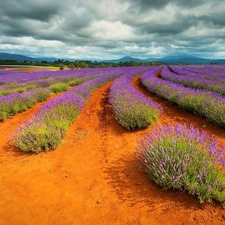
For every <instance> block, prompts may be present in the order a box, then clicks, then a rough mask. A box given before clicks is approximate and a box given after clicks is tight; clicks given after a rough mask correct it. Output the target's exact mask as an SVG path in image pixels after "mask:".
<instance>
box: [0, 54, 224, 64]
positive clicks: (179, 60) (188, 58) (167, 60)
mask: <svg viewBox="0 0 225 225" xmlns="http://www.w3.org/2000/svg"><path fill="white" fill-rule="evenodd" d="M0 60H17V61H22V62H23V61H27V62H41V61H47V62H54V61H57V59H56V58H45V57H43V58H33V57H29V56H25V55H20V54H9V53H0ZM65 60H68V61H75V59H65ZM78 61H81V59H80V60H78ZM130 61H135V62H159V63H161V64H186V63H190V64H200V63H202V64H210V63H218V64H225V59H205V58H199V57H195V56H192V55H168V56H165V57H162V58H147V59H139V58H133V57H130V56H125V57H122V58H119V59H112V60H98V62H106V63H119V62H130Z"/></svg>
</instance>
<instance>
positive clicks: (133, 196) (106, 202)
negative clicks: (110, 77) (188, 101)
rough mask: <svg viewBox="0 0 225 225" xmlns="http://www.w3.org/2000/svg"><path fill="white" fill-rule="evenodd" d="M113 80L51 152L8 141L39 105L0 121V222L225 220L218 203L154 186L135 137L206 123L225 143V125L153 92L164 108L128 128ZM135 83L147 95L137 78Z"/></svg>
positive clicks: (152, 224)
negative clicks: (120, 118)
mask: <svg viewBox="0 0 225 225" xmlns="http://www.w3.org/2000/svg"><path fill="white" fill-rule="evenodd" d="M110 85H111V83H107V84H106V85H104V86H103V87H101V88H99V89H97V90H96V91H95V92H94V93H93V94H92V96H91V98H90V100H89V101H88V102H87V104H86V105H85V107H84V109H83V110H82V113H81V114H80V115H79V117H78V118H77V120H76V121H75V122H74V123H73V124H72V125H71V126H70V128H69V130H68V133H67V135H66V136H65V138H64V141H63V144H62V145H61V146H60V147H59V148H58V149H56V150H54V151H49V152H47V153H45V152H43V153H40V154H38V155H35V154H25V153H22V152H20V151H18V150H17V149H15V148H14V147H12V146H10V144H9V142H8V138H7V137H8V136H9V135H10V134H11V133H12V132H13V131H14V130H15V129H16V128H17V127H18V125H19V124H20V123H21V122H22V119H25V118H28V119H29V118H30V117H31V116H32V114H33V113H34V112H35V111H37V110H38V107H40V104H39V105H38V106H35V107H34V108H32V109H30V111H29V110H28V111H26V112H24V113H21V114H18V115H16V116H14V117H13V118H11V119H8V120H6V121H5V123H1V124H0V130H1V139H0V196H1V200H0V224H1V225H9V224H13V225H21V224H23V225H28V224H29V225H31V224H40V225H45V224H46V225H51V224H52V225H53V224H54V225H80V224H82V225H83V224H98V225H101V224H104V225H105V224H110V225H111V224H112V225H114V224H115V225H119V224H121V225H126V224H130V225H134V224H135V225H136V224H137V225H145V224H148V225H159V224H160V225H161V224H165V225H170V224H171V225H178V224H179V225H181V224H185V225H192V224H202V225H203V224H207V225H209V224H213V225H219V224H221V225H222V224H224V223H225V210H224V209H222V208H221V207H220V206H217V205H210V204H204V205H201V204H199V203H198V200H197V199H195V198H194V197H192V196H189V195H188V194H186V193H181V192H177V191H163V190H162V189H161V188H159V187H157V186H156V185H155V184H154V183H153V182H151V181H150V180H149V179H148V177H147V176H146V174H145V173H144V172H143V171H141V170H139V168H138V165H137V160H136V154H135V148H136V146H137V144H136V139H138V138H140V137H142V136H143V134H145V133H148V132H150V131H151V130H152V129H154V128H155V127H157V126H158V125H160V124H162V123H167V124H175V123H178V122H179V123H180V122H187V123H190V122H192V123H193V124H194V126H195V127H199V128H202V126H203V125H205V126H206V128H205V130H206V132H208V133H210V134H214V135H216V137H217V138H218V140H219V141H220V144H225V137H224V136H223V134H224V129H219V128H216V127H214V125H212V124H210V123H207V121H206V120H205V119H203V118H200V117H197V116H195V115H193V114H191V113H187V112H184V111H182V110H181V109H180V108H178V107H177V106H175V105H172V104H170V103H168V102H167V101H165V100H162V99H161V98H159V97H157V96H154V95H152V96H151V97H152V98H153V100H155V101H157V102H160V103H161V104H162V105H163V107H164V110H165V112H166V114H164V115H162V116H161V117H160V119H159V120H158V121H157V122H156V123H155V124H154V125H153V126H151V127H149V128H147V129H145V130H138V131H132V132H131V131H126V130H125V129H124V128H122V127H121V126H120V125H119V124H118V123H117V122H116V120H115V119H114V118H113V116H112V109H111V106H110V104H109V103H108V99H107V96H108V93H109V88H110ZM133 85H134V86H135V87H136V88H137V89H138V90H140V91H141V92H143V93H144V94H148V92H146V90H145V89H144V88H143V87H142V86H141V85H140V82H139V77H137V78H135V79H134V80H133Z"/></svg>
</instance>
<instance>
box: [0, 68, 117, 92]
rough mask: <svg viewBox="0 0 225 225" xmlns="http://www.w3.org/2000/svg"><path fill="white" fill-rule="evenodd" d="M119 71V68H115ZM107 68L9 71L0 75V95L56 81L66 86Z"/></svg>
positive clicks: (106, 71) (96, 75)
mask: <svg viewBox="0 0 225 225" xmlns="http://www.w3.org/2000/svg"><path fill="white" fill-rule="evenodd" d="M115 70H118V71H119V68H118V69H117V68H115ZM110 72H111V71H110V70H109V69H108V68H104V69H92V70H90V69H86V70H65V71H38V72H33V73H28V72H25V73H11V74H8V75H5V76H1V77H0V96H5V95H8V94H12V93H15V92H18V93H22V92H25V91H27V90H30V89H34V88H38V87H48V86H51V85H54V84H58V83H65V84H67V85H68V86H75V85H74V84H76V83H77V81H79V82H84V81H86V80H89V79H91V78H94V77H98V76H102V75H103V74H105V73H110Z"/></svg>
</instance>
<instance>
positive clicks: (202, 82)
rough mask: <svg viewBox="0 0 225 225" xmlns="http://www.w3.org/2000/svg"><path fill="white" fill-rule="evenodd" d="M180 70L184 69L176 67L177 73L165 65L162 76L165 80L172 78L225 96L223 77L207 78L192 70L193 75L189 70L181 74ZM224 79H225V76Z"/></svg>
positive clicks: (180, 82) (186, 84) (179, 82)
mask: <svg viewBox="0 0 225 225" xmlns="http://www.w3.org/2000/svg"><path fill="white" fill-rule="evenodd" d="M180 70H182V69H178V70H177V69H175V70H174V71H176V72H177V73H178V74H176V73H173V72H171V71H170V70H169V68H168V67H165V68H164V69H163V71H162V72H161V74H160V76H161V78H163V79H165V80H170V81H173V82H175V83H178V84H182V85H184V86H185V87H191V88H195V89H204V90H209V91H213V92H216V93H219V94H221V95H223V96H225V82H221V79H216V78H215V80H211V79H205V78H202V77H200V76H199V75H198V74H196V73H193V72H191V75H190V72H187V74H186V75H184V74H182V75H181V74H180ZM179 74H180V75H179ZM223 79H224V80H225V76H224V78H223Z"/></svg>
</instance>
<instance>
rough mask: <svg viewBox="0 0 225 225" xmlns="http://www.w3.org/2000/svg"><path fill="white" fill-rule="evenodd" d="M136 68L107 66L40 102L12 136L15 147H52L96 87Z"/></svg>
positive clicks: (137, 70) (58, 140)
mask: <svg viewBox="0 0 225 225" xmlns="http://www.w3.org/2000/svg"><path fill="white" fill-rule="evenodd" d="M131 70H135V72H136V73H138V72H139V70H140V69H139V68H122V69H120V70H118V69H111V71H110V73H108V74H105V75H103V76H101V77H97V78H94V79H92V80H89V81H86V82H84V83H83V84H80V85H78V86H77V87H74V88H72V89H71V90H69V91H67V92H65V93H64V94H62V95H61V96H60V97H58V98H55V99H53V100H52V101H50V102H48V103H46V104H44V105H43V106H42V107H41V109H40V111H39V112H38V113H37V114H36V115H34V116H33V118H32V119H31V120H30V121H28V122H27V123H26V124H24V125H22V126H21V127H20V128H19V129H18V130H17V131H16V132H15V133H14V134H13V136H12V140H13V142H14V143H15V145H16V146H17V147H19V148H20V149H21V150H23V151H26V152H29V151H31V152H36V153H38V152H40V151H42V150H49V149H55V148H57V146H59V144H60V143H61V139H62V137H63V136H64V135H65V133H66V131H67V129H68V127H69V125H70V124H71V123H72V122H73V121H74V120H75V119H76V117H77V116H78V115H79V113H80V111H81V109H82V107H83V105H84V104H85V102H86V101H87V99H88V98H89V96H90V93H92V92H93V91H94V90H95V89H96V88H97V87H99V86H101V85H103V84H105V83H106V82H108V81H110V80H112V79H115V78H117V77H119V76H120V75H121V74H123V73H126V72H129V71H131Z"/></svg>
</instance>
